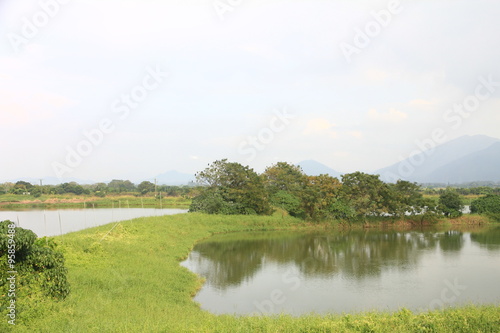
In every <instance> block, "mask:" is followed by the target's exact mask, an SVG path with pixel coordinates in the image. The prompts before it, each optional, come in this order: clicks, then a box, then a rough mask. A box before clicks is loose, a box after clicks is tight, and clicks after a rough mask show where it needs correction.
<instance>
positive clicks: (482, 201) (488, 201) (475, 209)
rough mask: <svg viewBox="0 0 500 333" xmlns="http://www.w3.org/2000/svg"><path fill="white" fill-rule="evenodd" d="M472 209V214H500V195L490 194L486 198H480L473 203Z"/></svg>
mask: <svg viewBox="0 0 500 333" xmlns="http://www.w3.org/2000/svg"><path fill="white" fill-rule="evenodd" d="M470 209H471V212H472V213H478V214H484V213H494V214H500V195H492V194H489V195H486V196H484V197H481V198H478V199H476V200H474V201H472V203H471V207H470Z"/></svg>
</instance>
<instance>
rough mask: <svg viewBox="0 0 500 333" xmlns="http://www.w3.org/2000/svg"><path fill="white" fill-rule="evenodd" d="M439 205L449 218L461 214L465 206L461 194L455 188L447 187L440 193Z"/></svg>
mask: <svg viewBox="0 0 500 333" xmlns="http://www.w3.org/2000/svg"><path fill="white" fill-rule="evenodd" d="M438 207H439V209H440V210H441V211H442V212H443V214H444V216H446V217H449V218H455V217H459V216H461V215H462V210H463V208H464V206H463V203H462V200H461V199H460V195H459V194H458V193H457V192H456V191H455V190H453V189H447V190H446V191H444V192H443V193H441V194H440V195H439V206H438Z"/></svg>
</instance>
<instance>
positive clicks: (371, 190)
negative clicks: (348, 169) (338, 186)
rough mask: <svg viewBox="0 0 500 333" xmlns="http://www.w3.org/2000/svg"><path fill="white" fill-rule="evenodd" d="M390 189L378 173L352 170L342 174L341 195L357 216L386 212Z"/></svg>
mask: <svg viewBox="0 0 500 333" xmlns="http://www.w3.org/2000/svg"><path fill="white" fill-rule="evenodd" d="M389 196H390V191H389V188H388V186H387V184H385V183H384V182H382V181H381V180H380V179H379V176H378V175H370V174H367V173H364V172H359V171H357V172H354V173H348V174H344V175H343V176H342V197H343V198H344V202H348V203H349V204H350V206H351V207H352V208H353V209H354V210H355V212H356V215H357V216H358V217H359V218H363V219H364V218H366V217H367V216H374V215H381V214H383V213H387V211H388V208H387V202H388V201H389V200H390V199H389Z"/></svg>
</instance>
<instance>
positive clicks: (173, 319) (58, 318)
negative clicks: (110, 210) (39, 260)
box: [0, 214, 500, 333]
mask: <svg viewBox="0 0 500 333" xmlns="http://www.w3.org/2000/svg"><path fill="white" fill-rule="evenodd" d="M112 226H113V225H111V224H110V225H105V226H100V227H96V228H92V229H87V230H83V231H79V232H75V233H70V234H66V235H64V239H62V238H60V237H55V239H56V241H58V242H59V243H62V242H63V244H62V245H60V248H61V249H62V250H63V251H64V254H65V257H66V266H67V267H68V270H69V272H68V277H69V280H70V283H71V289H72V292H71V294H70V296H69V297H68V298H67V299H66V300H65V301H63V302H52V301H44V302H43V303H41V304H39V306H38V309H37V311H32V312H30V316H29V317H24V316H23V313H22V312H21V313H19V317H18V320H17V325H16V327H15V332H454V333H455V332H498V331H500V306H468V307H463V308H457V309H448V310H444V311H433V312H427V313H419V314H415V313H412V312H410V311H408V310H405V309H402V310H400V311H399V312H396V313H392V314H391V313H384V312H380V313H379V312H371V313H364V314H346V315H326V316H320V315H304V316H301V317H292V316H287V315H280V316H267V317H250V316H248V317H246V316H243V317H237V316H231V315H213V314H211V313H208V312H205V311H202V310H201V309H200V308H199V306H198V305H197V304H196V303H194V302H193V301H192V296H193V295H194V294H195V293H196V291H197V290H198V289H199V288H200V287H201V286H202V281H201V280H200V278H198V277H197V276H196V275H195V274H193V273H191V272H190V271H188V270H187V269H185V268H183V267H181V266H180V265H179V261H180V260H182V259H183V258H186V256H187V255H188V253H189V251H190V249H192V247H193V246H194V244H195V243H196V242H197V241H199V240H201V239H204V238H207V237H210V236H211V235H213V234H215V233H223V232H234V231H250V230H290V229H302V230H303V229H308V228H309V229H317V228H323V227H324V226H318V225H311V224H305V223H304V222H303V221H301V220H297V219H294V218H291V217H284V218H283V217H281V216H280V215H275V216H270V217H257V216H217V215H203V214H180V215H172V216H163V217H150V218H140V219H135V220H132V221H125V222H122V223H121V224H119V225H118V226H117V227H116V228H115V229H114V230H113V231H112V232H111V233H110V234H109V235H108V236H107V237H106V238H104V240H103V241H102V242H99V240H100V239H101V238H102V237H103V236H104V235H105V234H106V233H107V232H108V231H109V230H110V229H111V227H112ZM10 329H11V327H9V325H8V324H7V323H6V320H3V321H2V322H0V331H2V332H7V331H9V330H10ZM12 331H14V330H12Z"/></svg>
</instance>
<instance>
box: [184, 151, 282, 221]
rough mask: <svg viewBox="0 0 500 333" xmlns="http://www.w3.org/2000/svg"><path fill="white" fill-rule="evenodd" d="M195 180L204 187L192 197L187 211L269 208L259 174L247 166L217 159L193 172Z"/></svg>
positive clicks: (257, 211) (267, 210)
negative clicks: (195, 172)
mask: <svg viewBox="0 0 500 333" xmlns="http://www.w3.org/2000/svg"><path fill="white" fill-rule="evenodd" d="M196 180H197V182H198V183H199V184H200V185H204V186H205V188H204V190H203V191H202V193H201V194H200V195H198V196H197V197H195V198H194V199H193V203H192V205H191V207H190V211H201V212H207V213H211V214H215V213H221V214H264V215H265V214H270V213H271V212H272V208H271V206H270V204H269V198H268V195H267V192H266V190H265V188H264V183H263V181H262V178H261V177H259V175H258V174H257V173H255V171H253V169H250V168H249V167H248V166H243V165H241V164H239V163H235V162H228V161H227V159H223V160H218V161H215V162H213V163H212V164H211V165H209V166H208V167H207V168H206V169H205V170H203V171H201V172H199V173H197V174H196ZM207 207H209V208H207Z"/></svg>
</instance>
